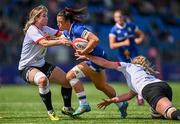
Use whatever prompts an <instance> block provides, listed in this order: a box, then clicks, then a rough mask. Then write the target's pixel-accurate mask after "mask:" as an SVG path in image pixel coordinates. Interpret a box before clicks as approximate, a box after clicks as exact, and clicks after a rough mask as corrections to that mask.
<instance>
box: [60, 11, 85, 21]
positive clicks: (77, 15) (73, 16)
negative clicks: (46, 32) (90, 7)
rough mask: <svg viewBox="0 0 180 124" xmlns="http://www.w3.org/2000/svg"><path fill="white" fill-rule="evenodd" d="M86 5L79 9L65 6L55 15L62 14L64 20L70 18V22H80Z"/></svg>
mask: <svg viewBox="0 0 180 124" xmlns="http://www.w3.org/2000/svg"><path fill="white" fill-rule="evenodd" d="M86 13H87V12H86V7H83V8H80V9H72V8H68V7H65V9H63V10H62V11H60V12H59V13H58V15H57V16H63V17H64V19H65V20H70V22H71V23H72V22H73V21H76V22H82V21H83V17H82V16H83V15H86Z"/></svg>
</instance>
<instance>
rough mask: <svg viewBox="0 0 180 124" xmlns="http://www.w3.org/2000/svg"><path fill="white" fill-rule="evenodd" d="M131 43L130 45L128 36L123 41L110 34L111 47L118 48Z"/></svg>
mask: <svg viewBox="0 0 180 124" xmlns="http://www.w3.org/2000/svg"><path fill="white" fill-rule="evenodd" d="M129 45H130V41H129V39H128V38H127V39H125V40H123V41H121V42H116V38H115V36H111V35H110V36H109V46H110V48H111V49H117V48H120V47H122V46H129Z"/></svg>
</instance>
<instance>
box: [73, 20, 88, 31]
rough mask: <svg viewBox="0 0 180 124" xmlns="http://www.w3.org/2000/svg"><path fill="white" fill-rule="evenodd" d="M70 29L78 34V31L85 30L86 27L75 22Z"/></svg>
mask: <svg viewBox="0 0 180 124" xmlns="http://www.w3.org/2000/svg"><path fill="white" fill-rule="evenodd" d="M72 28H73V30H74V31H75V32H76V31H77V32H78V31H79V30H81V29H84V28H86V26H85V25H84V24H82V23H77V22H75V23H73V25H72Z"/></svg>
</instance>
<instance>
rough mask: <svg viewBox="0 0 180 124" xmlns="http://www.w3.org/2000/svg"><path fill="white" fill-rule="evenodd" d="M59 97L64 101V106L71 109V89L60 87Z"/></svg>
mask: <svg viewBox="0 0 180 124" xmlns="http://www.w3.org/2000/svg"><path fill="white" fill-rule="evenodd" d="M61 95H62V97H63V100H64V106H65V107H71V96H72V88H64V87H61Z"/></svg>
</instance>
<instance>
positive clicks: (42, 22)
mask: <svg viewBox="0 0 180 124" xmlns="http://www.w3.org/2000/svg"><path fill="white" fill-rule="evenodd" d="M36 23H38V24H39V25H41V26H46V25H47V23H48V17H47V12H46V11H43V12H42V13H41V14H40V16H39V17H38V18H37V19H36Z"/></svg>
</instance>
